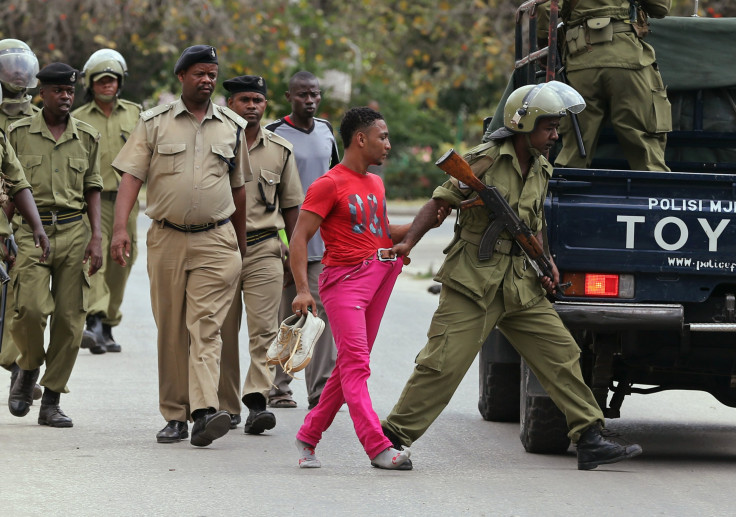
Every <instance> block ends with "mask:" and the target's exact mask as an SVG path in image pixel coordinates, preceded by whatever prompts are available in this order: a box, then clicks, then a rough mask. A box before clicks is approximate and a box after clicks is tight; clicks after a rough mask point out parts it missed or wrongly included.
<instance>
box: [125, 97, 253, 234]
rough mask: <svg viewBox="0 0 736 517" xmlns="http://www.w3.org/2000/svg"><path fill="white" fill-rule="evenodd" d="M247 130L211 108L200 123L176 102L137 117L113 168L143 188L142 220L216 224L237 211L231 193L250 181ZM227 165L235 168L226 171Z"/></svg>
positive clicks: (222, 109) (240, 121)
mask: <svg viewBox="0 0 736 517" xmlns="http://www.w3.org/2000/svg"><path fill="white" fill-rule="evenodd" d="M238 126H240V128H241V131H240V132H239V134H238V130H237V129H238ZM245 126H246V122H245V119H243V118H242V117H239V116H238V115H237V114H235V113H234V112H233V111H231V110H230V109H229V108H225V107H223V106H216V105H215V104H213V103H212V102H210V104H209V106H208V107H207V113H206V115H205V117H204V118H203V119H202V122H201V123H200V122H199V121H198V120H197V119H196V118H195V117H194V115H192V114H191V113H190V112H189V111H188V110H187V108H186V106H185V105H184V102H183V101H182V100H181V98H179V99H178V100H177V101H175V102H173V103H171V104H166V105H162V106H157V107H156V108H153V109H151V110H148V111H144V112H143V113H142V114H141V118H140V120H139V122H138V125H137V126H136V127H135V129H134V130H133V132H132V133H131V135H130V138H129V139H128V142H127V143H126V144H125V146H124V147H123V149H122V150H121V151H120V153H118V155H117V157H116V158H115V159H114V160H113V163H112V166H113V168H114V169H115V170H117V171H118V172H119V173H121V174H122V173H128V174H130V175H131V176H134V177H135V178H137V179H139V180H141V181H143V182H146V183H147V185H148V190H147V194H146V197H147V206H146V215H148V216H149V217H150V218H151V219H154V220H157V221H161V220H163V219H166V220H167V221H170V222H172V223H175V224H181V225H190V224H207V223H213V222H217V221H220V220H222V219H225V218H227V217H229V216H230V215H232V213H233V212H234V211H235V203H234V202H233V196H232V192H231V189H232V188H237V187H241V186H243V185H244V184H245V182H247V181H250V180H251V179H252V176H253V175H252V173H251V168H250V163H249V161H248V150H247V145H246V143H245V131H244V129H245ZM236 135H237V138H238V140H239V144H238V145H237V146H236ZM236 148H237V155H236V154H235V151H236ZM228 162H230V163H232V164H233V165H234V167H233V168H232V170H230V171H229V167H228Z"/></svg>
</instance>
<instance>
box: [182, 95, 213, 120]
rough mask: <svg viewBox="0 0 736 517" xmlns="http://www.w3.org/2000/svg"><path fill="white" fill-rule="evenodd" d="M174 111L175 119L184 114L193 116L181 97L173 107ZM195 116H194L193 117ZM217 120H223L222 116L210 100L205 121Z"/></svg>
mask: <svg viewBox="0 0 736 517" xmlns="http://www.w3.org/2000/svg"><path fill="white" fill-rule="evenodd" d="M172 110H173V112H174V117H178V116H179V115H181V114H182V113H189V114H190V115H192V113H191V112H190V111H189V110H188V109H187V107H186V105H185V104H184V101H183V100H182V98H181V97H179V98H178V99H177V100H176V102H174V105H173V107H172ZM192 116H194V115H192ZM213 117H214V118H216V119H217V120H220V121H221V120H222V115H221V114H220V112H219V111H218V110H216V109H215V103H214V102H212V100H211V99H210V103H209V104H208V105H207V112H206V113H205V115H204V118H203V119H202V120H203V121H204V120H206V119H208V118H213Z"/></svg>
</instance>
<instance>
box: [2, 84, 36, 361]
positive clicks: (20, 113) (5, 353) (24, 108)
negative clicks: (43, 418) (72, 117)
mask: <svg viewBox="0 0 736 517" xmlns="http://www.w3.org/2000/svg"><path fill="white" fill-rule="evenodd" d="M40 111H41V109H40V108H38V107H36V106H35V105H33V104H31V96H30V95H25V96H24V98H23V102H20V103H13V104H9V103H7V102H4V103H2V105H0V128H1V129H2V130H3V132H5V131H7V129H8V126H9V125H10V124H12V123H13V122H15V121H16V120H20V119H22V118H25V117H29V116H31V115H33V114H35V113H38V112H40ZM13 154H15V153H13ZM21 172H22V168H21ZM3 173H4V174H5V173H6V172H5V169H3ZM23 178H24V180H25V175H24V176H23ZM11 234H12V230H11V225H10V222H9V221H8V218H7V217H6V216H5V212H3V213H0V239H3V240H4V239H6V238H7V237H9V236H10V235H11ZM5 288H6V293H5V324H4V326H3V335H2V350H1V351H0V366H2V367H3V368H5V369H6V370H7V369H10V367H11V366H12V365H13V363H15V360H16V359H17V357H18V355H19V354H20V353H19V352H18V347H17V346H15V342H14V341H13V336H12V335H11V334H10V325H11V323H12V321H13V310H14V309H13V307H14V306H15V295H14V293H13V285H12V282H8V283H7V284H6V286H5Z"/></svg>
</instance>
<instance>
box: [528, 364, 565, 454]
mask: <svg viewBox="0 0 736 517" xmlns="http://www.w3.org/2000/svg"><path fill="white" fill-rule="evenodd" d="M520 375H521V395H520V398H521V411H520V417H521V418H520V421H521V425H520V427H521V433H520V438H521V443H522V445H523V446H524V449H525V450H526V451H527V452H532V453H536V454H564V453H565V452H566V451H567V449H568V448H569V447H570V438H568V437H567V431H568V429H567V421H566V420H565V415H563V414H562V412H561V411H560V410H559V409H557V406H555V404H554V402H552V399H551V398H549V395H547V393H545V392H544V389H543V388H542V386H541V385H540V384H539V381H538V380H537V378H536V377H535V375H534V373H532V371H531V370H530V369H529V367H528V366H527V364H526V363H525V362H524V361H522V362H521V373H520Z"/></svg>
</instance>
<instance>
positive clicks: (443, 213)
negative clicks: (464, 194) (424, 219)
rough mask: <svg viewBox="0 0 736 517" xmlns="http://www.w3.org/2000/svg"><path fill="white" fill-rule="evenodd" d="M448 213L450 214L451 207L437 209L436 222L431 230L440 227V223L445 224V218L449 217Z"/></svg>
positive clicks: (445, 206) (444, 206)
mask: <svg viewBox="0 0 736 517" xmlns="http://www.w3.org/2000/svg"><path fill="white" fill-rule="evenodd" d="M450 212H452V207H451V206H449V205H440V207H439V208H438V209H437V222H436V223H435V224H434V226H432V228H438V227H440V226H442V223H444V222H445V219H447V216H448V215H450Z"/></svg>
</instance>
